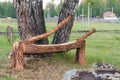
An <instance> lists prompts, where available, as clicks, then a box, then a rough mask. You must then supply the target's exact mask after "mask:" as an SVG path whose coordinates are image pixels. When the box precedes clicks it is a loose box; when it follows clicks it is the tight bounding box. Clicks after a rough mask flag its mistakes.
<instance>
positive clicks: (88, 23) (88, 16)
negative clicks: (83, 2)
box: [88, 3, 90, 29]
mask: <svg viewBox="0 0 120 80" xmlns="http://www.w3.org/2000/svg"><path fill="white" fill-rule="evenodd" d="M88 29H90V3H88Z"/></svg>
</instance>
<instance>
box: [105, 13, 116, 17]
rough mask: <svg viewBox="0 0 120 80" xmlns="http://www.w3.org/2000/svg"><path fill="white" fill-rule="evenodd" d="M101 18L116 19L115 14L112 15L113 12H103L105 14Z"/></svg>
mask: <svg viewBox="0 0 120 80" xmlns="http://www.w3.org/2000/svg"><path fill="white" fill-rule="evenodd" d="M103 17H104V18H105V17H116V14H115V13H113V12H105V13H104V14H103Z"/></svg>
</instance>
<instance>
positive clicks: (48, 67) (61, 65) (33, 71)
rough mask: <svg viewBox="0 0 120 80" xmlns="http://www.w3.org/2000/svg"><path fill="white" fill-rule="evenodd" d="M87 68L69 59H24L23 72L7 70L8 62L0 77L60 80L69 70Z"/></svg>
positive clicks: (18, 79)
mask: <svg viewBox="0 0 120 80" xmlns="http://www.w3.org/2000/svg"><path fill="white" fill-rule="evenodd" d="M81 68H87V66H80V64H79V63H75V62H74V59H73V60H69V57H64V58H59V57H48V58H41V59H26V60H25V70H23V71H18V70H16V69H10V68H9V62H7V63H4V67H1V68H0V75H2V76H6V75H9V76H11V77H13V78H15V79H17V80H62V79H63V76H64V73H65V72H66V71H67V70H71V69H81Z"/></svg>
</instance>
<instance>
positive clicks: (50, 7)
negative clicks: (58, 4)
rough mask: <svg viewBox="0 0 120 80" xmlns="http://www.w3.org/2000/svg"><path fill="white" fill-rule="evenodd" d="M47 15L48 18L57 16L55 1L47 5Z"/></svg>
mask: <svg viewBox="0 0 120 80" xmlns="http://www.w3.org/2000/svg"><path fill="white" fill-rule="evenodd" d="M45 15H46V16H47V17H54V16H57V12H56V9H55V5H54V3H53V1H52V2H50V3H48V4H47V6H46V13H45Z"/></svg>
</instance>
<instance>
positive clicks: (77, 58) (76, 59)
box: [75, 48, 80, 63]
mask: <svg viewBox="0 0 120 80" xmlns="http://www.w3.org/2000/svg"><path fill="white" fill-rule="evenodd" d="M79 52H80V48H77V49H76V54H75V62H76V63H77V62H79Z"/></svg>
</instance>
